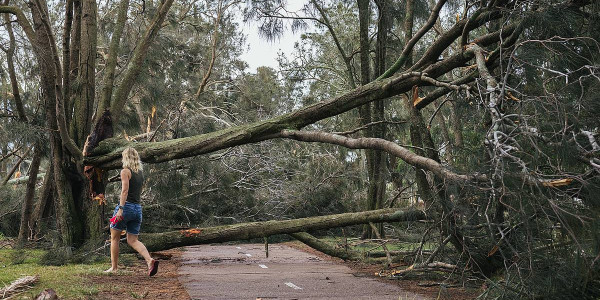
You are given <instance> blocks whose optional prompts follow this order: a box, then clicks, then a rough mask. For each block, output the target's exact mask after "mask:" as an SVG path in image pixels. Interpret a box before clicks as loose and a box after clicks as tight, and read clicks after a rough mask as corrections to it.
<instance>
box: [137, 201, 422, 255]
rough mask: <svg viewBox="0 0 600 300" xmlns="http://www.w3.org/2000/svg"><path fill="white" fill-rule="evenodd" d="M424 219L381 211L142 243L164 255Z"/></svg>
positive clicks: (149, 237)
mask: <svg viewBox="0 0 600 300" xmlns="http://www.w3.org/2000/svg"><path fill="white" fill-rule="evenodd" d="M423 219H425V213H424V212H422V211H420V210H414V209H408V210H395V209H380V210H374V211H364V212H356V213H345V214H338V215H329V216H319V217H310V218H302V219H295V220H284V221H265V222H251V223H241V224H235V225H227V226H218V227H208V228H194V229H188V230H179V231H171V232H164V233H147V234H141V235H140V240H141V241H142V242H143V243H144V244H145V245H146V248H148V250H149V251H160V250H166V249H171V248H176V247H183V246H190V245H198V244H208V243H222V242H228V241H236V240H248V239H253V238H260V237H267V236H271V235H275V234H289V233H295V232H303V231H310V230H319V229H328V228H334V227H343V226H350V225H357V224H365V223H369V222H404V221H416V220H423Z"/></svg>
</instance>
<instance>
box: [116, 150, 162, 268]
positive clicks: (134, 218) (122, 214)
mask: <svg viewBox="0 0 600 300" xmlns="http://www.w3.org/2000/svg"><path fill="white" fill-rule="evenodd" d="M143 183H144V174H143V172H142V164H141V162H140V156H139V154H138V153H137V151H136V150H135V149H133V148H131V147H128V148H127V149H125V150H123V170H121V196H120V198H119V204H118V205H117V207H115V212H114V214H113V217H112V218H111V225H110V261H111V264H112V266H111V268H110V269H108V270H106V271H105V272H116V271H117V269H118V263H119V240H120V238H121V232H122V231H123V230H127V244H129V246H131V248H133V249H135V251H137V252H138V253H139V254H140V255H141V256H142V257H144V259H145V260H146V263H147V264H148V275H150V276H153V275H154V274H156V272H157V271H158V260H155V259H152V257H150V253H148V250H147V249H146V246H144V244H142V242H140V241H139V240H138V235H139V234H140V226H141V225H142V206H141V205H140V195H141V193H142V184H143Z"/></svg>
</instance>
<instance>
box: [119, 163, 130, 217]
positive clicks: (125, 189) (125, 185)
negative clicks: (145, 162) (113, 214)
mask: <svg viewBox="0 0 600 300" xmlns="http://www.w3.org/2000/svg"><path fill="white" fill-rule="evenodd" d="M129 179H131V171H129V169H123V170H121V196H120V198H119V205H121V207H123V206H125V202H126V201H127V194H128V193H129ZM122 214H123V208H119V211H118V212H117V215H118V216H121V215H122Z"/></svg>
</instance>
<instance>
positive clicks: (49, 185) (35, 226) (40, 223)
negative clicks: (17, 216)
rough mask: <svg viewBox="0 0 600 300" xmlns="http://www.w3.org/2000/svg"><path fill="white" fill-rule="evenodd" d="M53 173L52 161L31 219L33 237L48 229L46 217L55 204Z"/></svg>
mask: <svg viewBox="0 0 600 300" xmlns="http://www.w3.org/2000/svg"><path fill="white" fill-rule="evenodd" d="M53 173H54V166H53V165H52V163H50V164H49V166H48V170H47V171H46V176H45V177H44V183H43V184H42V192H41V194H40V196H39V200H38V201H37V203H36V205H35V208H34V210H33V213H32V214H31V218H30V220H29V224H31V225H32V228H31V235H32V237H33V238H35V237H37V236H38V235H39V234H40V233H42V232H44V231H46V229H47V225H48V224H46V218H47V217H48V216H49V215H50V212H51V211H52V209H53V207H54V206H55V205H54V199H55V197H54V194H55V193H54V180H53V179H54V174H53Z"/></svg>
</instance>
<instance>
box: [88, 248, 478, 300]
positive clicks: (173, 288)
mask: <svg viewBox="0 0 600 300" xmlns="http://www.w3.org/2000/svg"><path fill="white" fill-rule="evenodd" d="M285 244H286V245H288V246H291V247H294V248H297V249H300V250H302V251H305V252H308V253H311V254H314V255H317V256H319V257H320V258H323V259H326V260H331V261H335V262H338V263H340V264H345V265H347V266H348V267H350V268H351V269H352V270H354V271H356V273H355V276H357V277H370V278H376V279H377V280H380V281H382V282H386V283H388V284H389V283H391V284H397V285H399V286H400V287H401V288H402V289H404V290H406V291H409V292H413V293H417V294H420V295H423V296H426V297H428V298H431V299H474V298H475V297H476V296H477V295H478V294H479V293H480V292H481V291H479V290H473V289H465V288H463V287H454V286H451V287H444V288H440V286H422V285H424V284H431V283H434V282H430V281H426V280H391V279H388V278H386V277H379V276H376V275H375V273H377V272H379V271H381V265H372V264H362V263H354V262H352V263H347V262H344V261H342V260H341V259H338V258H333V257H330V256H328V255H326V254H323V253H321V252H318V251H316V250H314V249H312V248H310V247H308V246H305V245H303V244H300V243H293V242H292V243H285ZM182 251H183V250H181V249H173V250H168V251H162V252H156V253H152V255H153V256H154V257H158V259H159V260H160V270H159V272H158V274H157V275H156V276H154V277H148V276H147V275H146V265H145V262H144V261H143V260H139V261H137V262H134V263H133V265H132V266H128V267H124V268H122V270H121V272H120V273H119V274H116V275H104V276H93V277H91V278H88V279H89V280H91V281H93V282H102V283H103V284H104V285H105V287H108V288H104V289H103V290H102V291H101V292H100V293H99V294H98V295H97V298H98V299H119V300H129V299H173V300H189V299H190V297H189V295H188V293H187V291H186V290H185V289H184V287H183V285H182V284H181V283H180V282H179V280H178V272H177V268H178V267H179V265H180V263H181V262H180V257H181V254H182Z"/></svg>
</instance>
